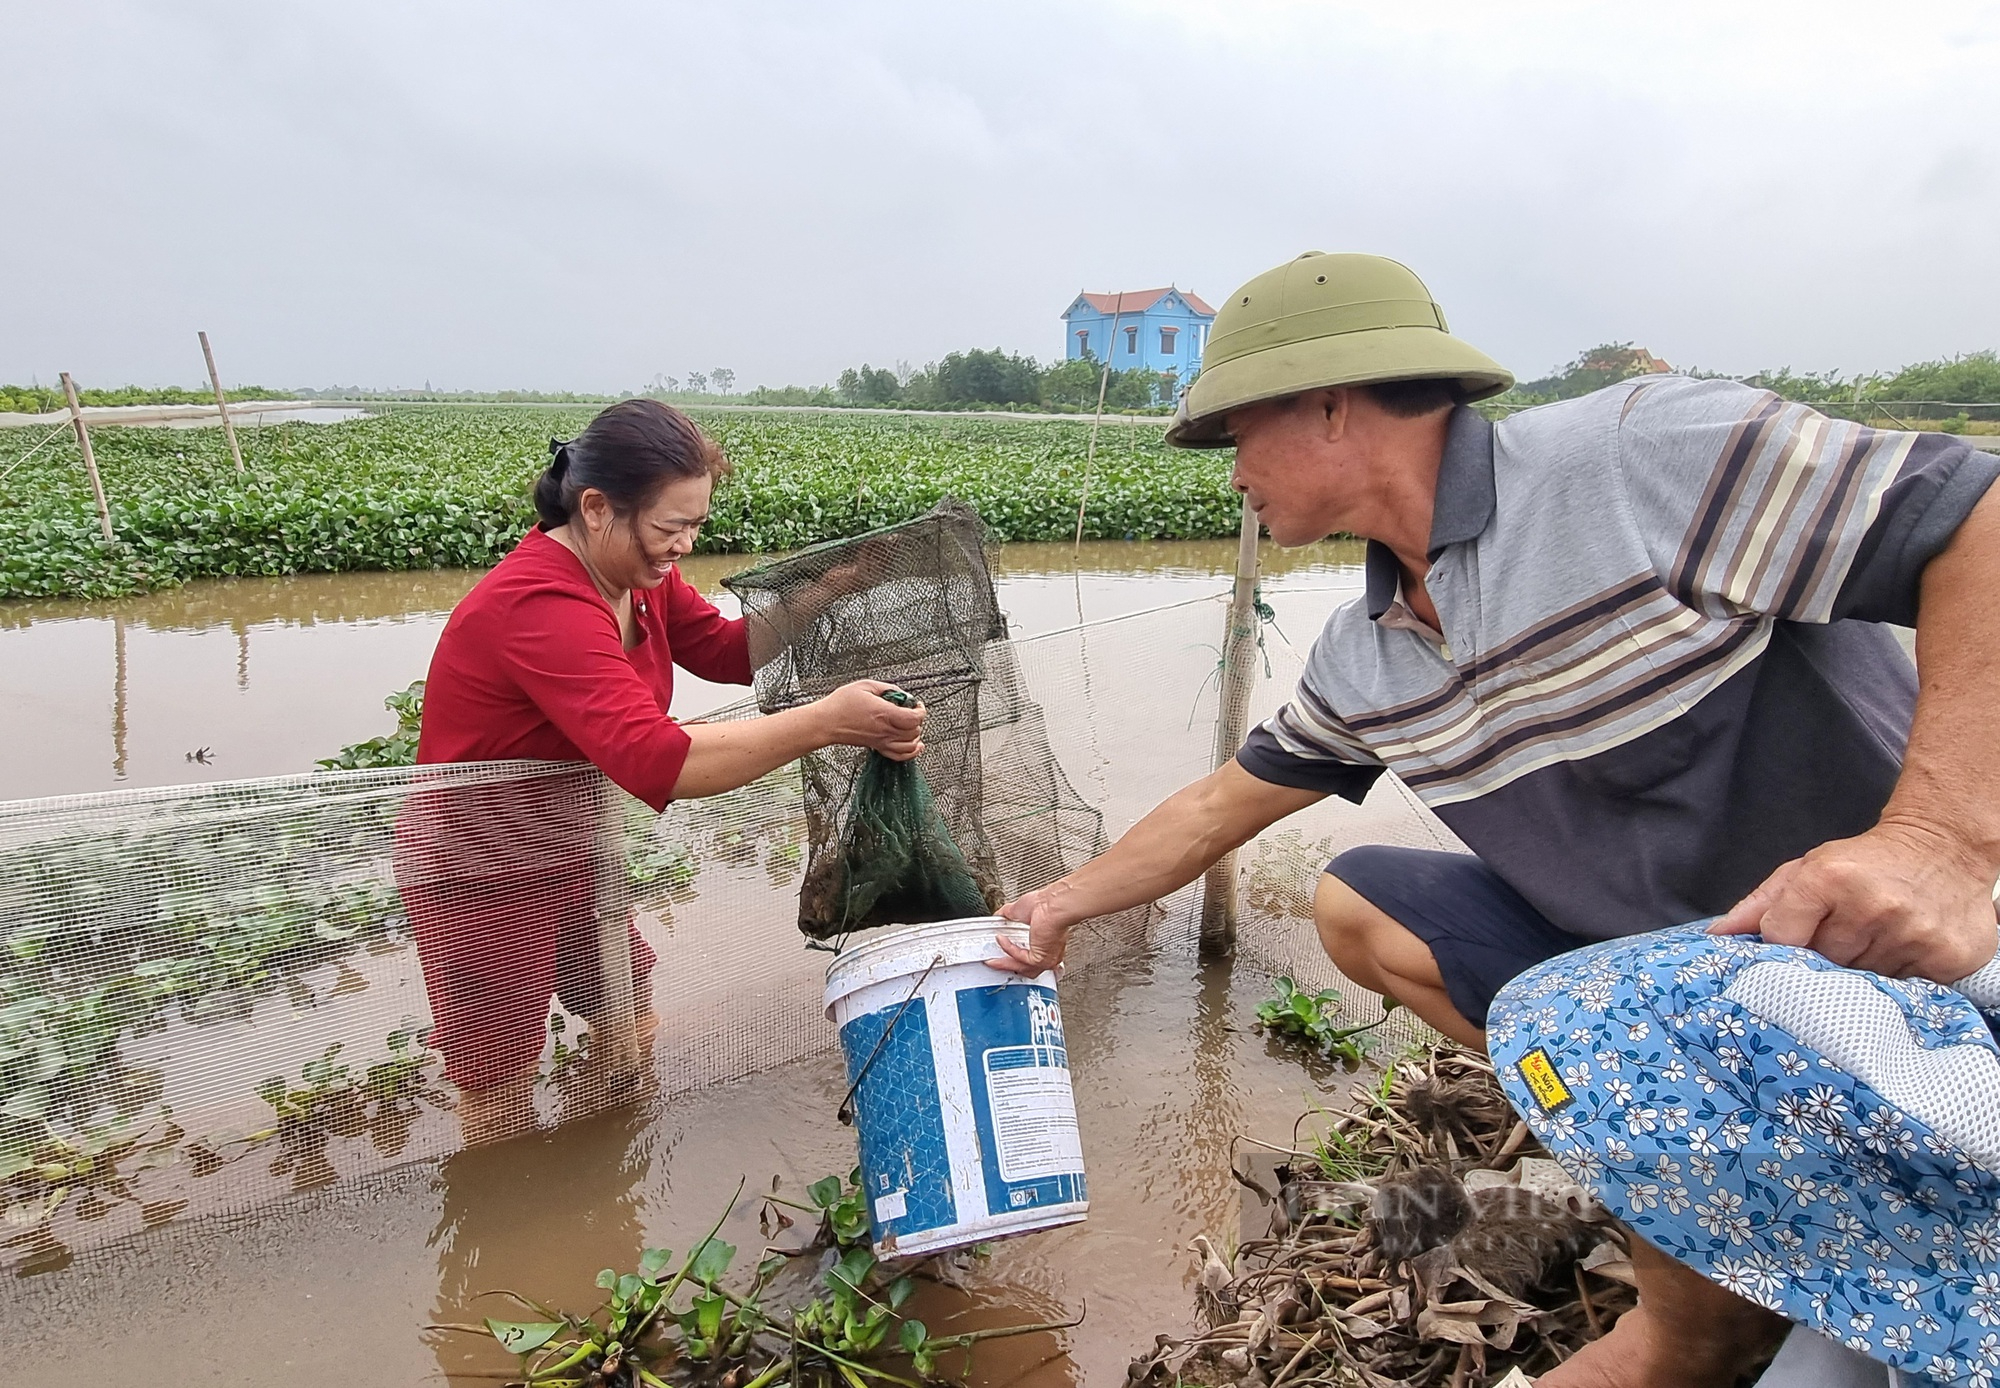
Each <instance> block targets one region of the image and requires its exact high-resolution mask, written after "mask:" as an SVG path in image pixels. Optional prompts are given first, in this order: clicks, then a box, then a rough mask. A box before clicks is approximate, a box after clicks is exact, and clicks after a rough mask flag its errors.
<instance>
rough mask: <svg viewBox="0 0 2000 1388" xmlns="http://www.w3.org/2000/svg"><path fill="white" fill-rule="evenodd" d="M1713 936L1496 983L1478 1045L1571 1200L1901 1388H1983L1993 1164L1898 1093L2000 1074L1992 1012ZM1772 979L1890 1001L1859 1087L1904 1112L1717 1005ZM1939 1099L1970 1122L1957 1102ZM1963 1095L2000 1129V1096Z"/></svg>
mask: <svg viewBox="0 0 2000 1388" xmlns="http://www.w3.org/2000/svg"><path fill="white" fill-rule="evenodd" d="M1707 924H1708V922H1706V921H1703V922H1698V923H1696V924H1693V925H1687V926H1681V927H1677V928H1675V929H1672V930H1666V931H1660V932H1657V933H1655V934H1650V935H1641V936H1635V937H1632V938H1629V939H1623V940H1613V941H1609V942H1606V943H1604V944H1599V945H1593V946H1590V947H1588V948H1586V949H1582V950H1578V951H1576V952H1575V953H1572V954H1567V955H1562V956H1560V957H1558V958H1556V959H1552V960H1549V961H1548V962H1547V963H1544V964H1540V965H1537V966H1536V967H1534V968H1533V969H1530V970H1529V971H1528V972H1527V973H1525V974H1522V975H1521V976H1520V977H1519V978H1517V979H1515V980H1514V981H1513V982H1511V983H1509V984H1508V985H1507V987H1506V988H1504V989H1503V990H1502V991H1501V993H1500V995H1499V997H1498V998H1497V999H1495V1001H1494V1004H1493V1008H1492V1012H1491V1016H1490V1018H1489V1023H1488V1030H1487V1042H1488V1046H1489V1048H1490V1049H1491V1051H1492V1055H1493V1060H1494V1065H1495V1068H1496V1069H1497V1070H1498V1071H1499V1074H1500V1078H1501V1082H1502V1084H1503V1085H1504V1086H1505V1087H1506V1089H1507V1093H1508V1097H1509V1098H1510V1099H1511V1100H1512V1101H1513V1103H1514V1106H1515V1107H1516V1108H1517V1109H1519V1110H1520V1112H1521V1113H1522V1114H1523V1115H1524V1116H1525V1117H1526V1119H1527V1121H1528V1124H1529V1127H1530V1129H1531V1130H1532V1131H1533V1132H1534V1134H1535V1136H1536V1137H1538V1138H1539V1139H1541V1141H1542V1143H1543V1144H1544V1145H1545V1146H1546V1147H1547V1148H1548V1149H1549V1151H1550V1152H1551V1153H1552V1154H1553V1155H1554V1156H1555V1158H1556V1159H1557V1160H1558V1161H1559V1162H1561V1163H1562V1164H1563V1166H1564V1167H1565V1168H1566V1169H1567V1170H1568V1171H1569V1172H1570V1174H1571V1175H1572V1176H1574V1177H1575V1178H1576V1179H1577V1181H1578V1182H1580V1183H1581V1184H1583V1185H1585V1186H1588V1187H1589V1188H1590V1189H1592V1190H1593V1191H1595V1192H1596V1193H1597V1195H1598V1197H1599V1198H1600V1199H1601V1200H1602V1201H1603V1202H1604V1204H1605V1206H1606V1207H1607V1208H1608V1209H1609V1210H1611V1212H1612V1213H1614V1214H1615V1215H1617V1216H1618V1217H1619V1218H1620V1219H1622V1220H1624V1221H1625V1222H1626V1223H1627V1224H1629V1225H1631V1226H1632V1227H1633V1228H1634V1229H1635V1230H1637V1231H1638V1232H1639V1233H1640V1234H1642V1235H1643V1236H1644V1237H1645V1238H1646V1239H1648V1240H1649V1241H1651V1242H1652V1243H1653V1244H1655V1245H1656V1246H1658V1247H1659V1248H1660V1249H1662V1250H1663V1251H1665V1252H1666V1253H1669V1254H1671V1255H1672V1256H1674V1257H1675V1258H1678V1259H1679V1260H1680V1261H1681V1262H1683V1263H1686V1264H1688V1265H1689V1266H1691V1267H1694V1268H1696V1269H1698V1270H1699V1271H1701V1272H1703V1273H1705V1274H1707V1275H1708V1276H1709V1277H1710V1278H1712V1279H1713V1280H1715V1281H1716V1282H1718V1283H1720V1284H1721V1285H1722V1286H1724V1287H1727V1288H1728V1289H1729V1290H1730V1291H1732V1292H1735V1293H1736V1294H1738V1295H1739V1296H1743V1297H1746V1298H1748V1299H1749V1300H1751V1301H1755V1302H1757V1303H1759V1304H1760V1305H1763V1306H1767V1307H1769V1308H1770V1309H1772V1310H1774V1311H1778V1312H1780V1313H1782V1314H1784V1315H1786V1316H1788V1317H1790V1318H1791V1319H1792V1320H1794V1321H1797V1322H1799V1323H1801V1324H1804V1325H1808V1326H1811V1327H1813V1328H1814V1329H1816V1330H1818V1331H1819V1332H1820V1333H1821V1334H1823V1335H1826V1336H1828V1337H1830V1338H1832V1339H1835V1340H1838V1341H1840V1342H1841V1343H1843V1344H1845V1345H1847V1346H1848V1347H1849V1348H1851V1349H1854V1350H1857V1351H1859V1352H1861V1353H1863V1354H1867V1355H1869V1356H1871V1357H1873V1358H1875V1359H1877V1360H1880V1361H1881V1362H1883V1363H1885V1364H1888V1365H1891V1366H1892V1367H1894V1368H1897V1369H1899V1370H1902V1371H1904V1372H1906V1373H1913V1374H1920V1375H1927V1376H1928V1377H1929V1378H1931V1379H1933V1380H1935V1381H1937V1382H1940V1383H1946V1384H1964V1385H1979V1386H1980V1388H1991V1385H1993V1384H1994V1381H1995V1378H1996V1376H2000V1212H1996V1205H2000V1175H1996V1172H1995V1170H1994V1169H1992V1168H1993V1167H1995V1166H1996V1165H2000V1163H1996V1161H1995V1158H1994V1156H1993V1155H1992V1152H1993V1144H1992V1142H1991V1140H1990V1135H1989V1134H1987V1133H1986V1132H1984V1131H1981V1132H1979V1133H1974V1132H1972V1131H1971V1129H1972V1127H1974V1126H1979V1125H1978V1124H1965V1123H1962V1122H1960V1121H1959V1120H1958V1119H1956V1118H1954V1119H1953V1120H1952V1121H1953V1123H1954V1124H1955V1125H1956V1129H1957V1130H1955V1131H1938V1130H1936V1128H1934V1127H1933V1126H1932V1125H1931V1124H1928V1123H1926V1122H1924V1121H1923V1120H1921V1119H1919V1118H1917V1117H1915V1116H1913V1115H1912V1114H1911V1113H1909V1112H1907V1111H1906V1110H1907V1109H1908V1108H1909V1107H1917V1108H1925V1109H1926V1111H1933V1112H1935V1111H1939V1107H1940V1106H1937V1105H1929V1104H1927V1103H1923V1102H1912V1101H1910V1099H1909V1097H1908V1095H1909V1093H1910V1089H1909V1084H1910V1079H1909V1077H1910V1076H1913V1075H1915V1076H1918V1077H1920V1078H1921V1077H1924V1076H1928V1075H1931V1074H1933V1073H1934V1072H1935V1070H1936V1069H1937V1068H1938V1066H1937V1063H1936V1062H1937V1061H1938V1060H1939V1059H1940V1058H1943V1059H1944V1060H1945V1061H1947V1062H1948V1063H1957V1062H1968V1061H1969V1062H1971V1063H1972V1066H1973V1068H1972V1070H1970V1071H1965V1070H1961V1072H1960V1073H1978V1074H1985V1073H1988V1072H1989V1069H1990V1067H1989V1066H1988V1063H1987V1061H1986V1059H1985V1057H1984V1056H1982V1055H1980V1054H1978V1053H1979V1052H1984V1053H1986V1054H1987V1055H1991V1056H1994V1057H1995V1058H1996V1059H2000V1047H1996V1046H1995V1044H1994V1037H1993V1032H1992V1029H1991V1025H1990V1023H1989V1020H1988V1018H1987V1016H1986V1015H1984V1014H1982V1013H1981V1012H1980V1011H1979V1010H1978V1009H1977V1008H1975V1007H1974V1006H1973V1005H1972V1003H1970V1002H1969V1001H1967V1000H1966V998H1965V997H1963V996H1962V995H1960V994H1959V993H1957V992H1954V991H1953V990H1952V989H1949V988H1945V987H1942V986H1940V985H1938V984H1934V983H1929V982H1926V981H1924V980H1920V979H1918V980H1910V979H1891V978H1884V977H1882V976H1880V975H1876V974H1868V973H1863V972H1861V971H1859V970H1851V969H1841V968H1839V966H1837V965H1834V964H1832V963H1829V962H1828V961H1827V960H1826V959H1824V958H1822V957H1821V956H1819V955H1817V954H1814V953H1812V952H1811V951H1809V950H1803V949H1796V948H1792V947H1789V946H1784V945H1771V944H1766V943H1764V942H1763V941H1762V940H1760V939H1758V938H1756V937H1755V936H1711V935H1708V934H1707V933H1706V927H1707ZM1771 961H1782V962H1784V963H1787V964H1789V965H1792V966H1794V967H1803V968H1806V969H1811V970H1814V971H1815V972H1821V971H1832V972H1835V973H1839V974H1842V975H1846V976H1847V977H1848V979H1849V980H1853V979H1862V980H1866V981H1867V982H1868V983H1869V984H1871V985H1873V988H1874V989H1875V990H1876V991H1877V992H1879V994H1880V995H1881V996H1883V997H1886V998H1888V999H1889V1000H1890V1001H1891V1002H1892V1003H1893V1004H1894V1006H1895V1010H1896V1011H1897V1012H1898V1013H1900V1014H1901V1016H1902V1018H1903V1019H1904V1020H1905V1021H1906V1022H1907V1024H1908V1026H1907V1033H1908V1034H1907V1035H1906V1036H1905V1035H1902V1034H1899V1033H1898V1029H1897V1028H1895V1027H1893V1026H1892V1027H1888V1028H1886V1029H1882V1028H1875V1029H1871V1031H1870V1032H1869V1035H1868V1040H1867V1049H1868V1050H1869V1051H1870V1052H1871V1053H1873V1054H1875V1055H1877V1056H1878V1058H1879V1057H1881V1056H1887V1057H1888V1069H1887V1070H1886V1071H1885V1070H1883V1068H1882V1066H1881V1065H1880V1064H1873V1068H1872V1069H1871V1073H1875V1074H1876V1075H1877V1078H1878V1080H1879V1081H1880V1082H1881V1083H1882V1084H1883V1085H1884V1086H1885V1087H1895V1088H1896V1089H1897V1091H1898V1092H1899V1093H1902V1094H1904V1096H1905V1103H1904V1105H1903V1106H1901V1107H1899V1106H1898V1105H1896V1104H1893V1103H1890V1102H1889V1101H1888V1100H1887V1099H1885V1098H1884V1097H1883V1096H1882V1095H1881V1094H1880V1093H1878V1092H1877V1091H1876V1089H1875V1088H1874V1087H1872V1086H1871V1085H1870V1084H1869V1083H1866V1082H1864V1081H1863V1080H1861V1079H1859V1078H1857V1077H1856V1076H1855V1075H1854V1074H1852V1073H1849V1069H1848V1067H1847V1066H1845V1065H1843V1064H1842V1062H1841V1060H1840V1059H1837V1058H1835V1057H1832V1056H1828V1055H1825V1054H1822V1053H1821V1052H1819V1051H1817V1050H1815V1049H1814V1048H1812V1047H1811V1046H1809V1045H1806V1044H1804V1043H1803V1042H1801V1041H1800V1040H1799V1039H1798V1038H1797V1037H1796V1036H1794V1035H1792V1034H1791V1033H1789V1032H1788V1031H1786V1030H1785V1029H1784V1028H1783V1027H1780V1026H1778V1025H1776V1024H1774V1023H1773V1022H1772V1021H1770V1020H1769V1019H1768V1018H1767V1017H1764V1016H1760V1015H1758V1013H1756V1012H1755V1011H1753V1010H1752V1009H1751V1008H1750V1007H1748V1006H1746V1005H1745V1004H1744V1003H1743V1002H1741V1001H1738V1000H1734V999H1732V998H1730V997H1728V996H1725V990H1727V989H1729V987H1730V985H1731V982H1732V980H1735V979H1738V978H1739V977H1741V976H1743V974H1744V971H1745V970H1747V969H1749V968H1751V967H1752V966H1754V965H1757V964H1760V963H1768V962H1771ZM1766 976H1767V977H1768V976H1769V974H1768V971H1767V973H1766ZM1792 977H1794V978H1803V977H1804V976H1803V975H1796V974H1795V975H1792ZM1843 986H1846V985H1843ZM1738 991H1739V992H1741V991H1743V990H1741V989H1739V990H1738ZM1864 991H1865V990H1864ZM1871 996H1872V995H1871ZM1878 1006H1879V1005H1878ZM1962 1048H1973V1049H1972V1050H1970V1051H1967V1050H1964V1049H1962ZM1849 1063H1850V1064H1852V1062H1849ZM1855 1068H1869V1067H1863V1066H1855ZM1885 1073H1894V1074H1897V1075H1900V1076H1901V1077H1902V1078H1901V1079H1900V1080H1898V1081H1896V1082H1895V1083H1894V1085H1893V1086H1892V1085H1891V1081H1890V1080H1888V1079H1883V1078H1882V1075H1883V1074H1885ZM1937 1097H1939V1098H1940V1100H1941V1101H1942V1100H1944V1099H1947V1098H1950V1099H1952V1101H1951V1102H1943V1103H1942V1104H1941V1107H1942V1108H1943V1109H1949V1110H1951V1111H1952V1112H1954V1113H1957V1114H1963V1113H1964V1112H1965V1111H1966V1109H1967V1103H1966V1096H1965V1095H1963V1094H1959V1095H1956V1096H1944V1095H1939V1096H1937ZM1975 1097H1976V1099H1977V1101H1978V1103H1979V1105H1980V1106H1982V1107H1983V1109H1984V1111H1985V1112H1986V1113H1987V1114H1989V1115H1990V1114H1994V1113H2000V1093H1989V1094H1979V1095H1976V1096H1975ZM1942 1121H1943V1120H1940V1122H1942ZM1968 1147H1970V1148H1971V1150H1972V1151H1973V1152H1976V1153H1981V1154H1982V1155H1981V1156H1980V1158H1979V1159H1978V1160H1975V1158H1974V1156H1973V1155H1969V1154H1968V1151H1967V1148H1968Z"/></svg>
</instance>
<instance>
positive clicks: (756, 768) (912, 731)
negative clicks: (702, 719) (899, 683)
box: [673, 680, 924, 800]
mask: <svg viewBox="0 0 2000 1388" xmlns="http://www.w3.org/2000/svg"><path fill="white" fill-rule="evenodd" d="M892 687H893V686H891V685H886V684H883V683H882V682H881V681H880V680H857V681H856V682H855V683H853V684H849V685H843V686H842V687H841V688H839V689H836V690H835V691H834V692H833V693H831V694H829V695H827V696H826V697H825V698H824V699H820V700H818V701H817V702H815V703H810V704H805V705H803V706H801V707H799V708H793V709H786V710H785V711H784V712H782V713H773V714H768V715H766V716H765V717H762V718H747V719H744V720H743V721H741V722H734V723H696V724H692V725H689V726H688V727H687V729H686V732H687V735H688V740H689V747H688V753H687V760H686V761H684V762H683V763H682V764H681V774H680V777H679V779H678V780H676V781H675V782H674V789H673V798H674V799H676V800H691V799H695V798H697V797H700V796H704V795H720V794H721V793H722V792H724V791H726V790H735V789H736V788H737V787H739V786H747V785H749V784H750V783H751V782H752V781H754V780H756V779H757V778H758V777H759V776H763V775H766V774H768V773H770V772H772V771H775V770H777V769H778V768H779V767H781V766H783V765H784V764H785V763H786V762H789V761H796V760H797V759H798V758H800V757H802V756H804V755H805V754H806V753H808V752H817V751H818V750H819V749H820V748H822V747H871V748H873V749H874V750H876V751H878V752H880V753H882V755H884V756H886V757H890V758H892V759H894V760H896V761H908V760H909V759H910V758H911V757H914V756H916V755H917V754H918V753H919V752H921V751H923V749H924V744H923V740H922V733H923V726H924V710H923V707H922V706H921V705H919V706H918V707H916V708H899V707H898V706H897V705H895V704H892V703H890V702H889V701H888V700H887V699H884V698H883V697H882V691H883V690H885V689H889V688H892Z"/></svg>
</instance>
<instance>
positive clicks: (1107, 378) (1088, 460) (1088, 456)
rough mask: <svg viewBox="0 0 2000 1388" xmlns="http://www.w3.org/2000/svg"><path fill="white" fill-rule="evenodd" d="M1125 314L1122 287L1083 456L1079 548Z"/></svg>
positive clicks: (1077, 505)
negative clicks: (1098, 436) (1113, 362)
mask: <svg viewBox="0 0 2000 1388" xmlns="http://www.w3.org/2000/svg"><path fill="white" fill-rule="evenodd" d="M1124 316H1125V291H1124V290H1122V289H1121V290H1119V291H1118V307H1117V308H1115V309H1113V310H1112V311H1111V335H1110V336H1109V337H1107V338H1105V340H1104V370H1103V371H1102V372H1101V373H1099V375H1098V377H1097V414H1096V416H1095V417H1094V418H1093V419H1092V420H1091V421H1090V449H1089V451H1088V452H1087V453H1085V454H1084V456H1083V494H1082V495H1081V496H1079V497H1078V498H1077V502H1076V545H1075V547H1076V548H1077V549H1082V548H1083V508H1084V507H1086V506H1088V505H1090V478H1091V474H1092V472H1093V471H1094V470H1095V468H1096V466H1097V430H1098V428H1099V426H1100V425H1102V424H1103V423H1104V390H1105V387H1107V386H1109V385H1110V384H1111V356H1112V353H1114V352H1116V351H1117V350H1118V320H1119V319H1120V318H1123V317H1124ZM1086 345H1088V344H1087V342H1086Z"/></svg>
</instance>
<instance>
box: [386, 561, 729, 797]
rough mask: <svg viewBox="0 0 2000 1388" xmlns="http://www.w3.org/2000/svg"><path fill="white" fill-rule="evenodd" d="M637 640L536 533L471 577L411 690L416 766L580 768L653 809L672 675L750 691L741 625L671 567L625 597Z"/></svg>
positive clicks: (683, 743) (676, 742)
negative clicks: (417, 731) (524, 762)
mask: <svg viewBox="0 0 2000 1388" xmlns="http://www.w3.org/2000/svg"><path fill="white" fill-rule="evenodd" d="M632 615H633V619H634V621H635V622H636V623H637V625H638V628H639V634H640V640H639V643H638V644H637V645H636V646H634V647H633V648H632V649H631V650H629V651H628V650H626V649H625V648H624V646H623V644H622V643H621V641H620V640H619V635H618V617H617V614H616V613H614V612H613V611H612V610H611V605H610V604H609V603H607V602H605V600H604V598H603V596H602V595H601V594H600V593H599V592H598V591H597V587H596V585H595V584H593V583H592V582H591V581H590V575H589V574H588V573H586V572H585V571H584V567H583V563H582V561H580V560H579V559H578V558H577V557H576V555H574V554H572V553H571V552H570V551H569V550H568V549H566V548H564V547H563V545H561V544H560V543H559V542H557V541H555V540H552V539H550V538H549V537H548V535H546V534H545V533H543V532H542V531H540V530H530V531H529V532H528V534H527V537H526V538H525V539H523V540H522V541H521V543H520V544H519V545H518V546H516V547H515V549H514V552H513V553H511V554H509V555H508V556H507V557H506V558H505V559H502V560H501V561H500V562H499V564H497V565H495V566H494V569H493V571H492V572H491V573H489V574H487V575H486V577H484V578H482V579H480V580H479V582H478V584H477V585H476V586H475V587H474V588H473V590H472V591H471V592H470V593H467V594H466V595H465V597H464V599H463V600H462V601H460V603H459V604H458V606H457V607H455V608H453V609H452V613H451V618H450V620H448V621H447V622H446V623H445V627H444V634H443V635H442V636H440V637H439V638H438V645H437V651H436V653H435V654H434V655H432V657H431V669H430V678H429V681H428V683H427V684H426V686H425V688H424V724H423V732H422V735H421V736H420V737H419V738H418V741H417V760H418V761H419V762H424V763H430V762H465V761H502V760H507V759H510V758H515V757H522V758H527V759H530V760H535V761H590V762H594V763H595V764H596V765H597V766H598V767H599V768H600V769H601V770H602V771H603V772H604V774H605V775H607V776H609V777H610V778H611V779H612V780H613V781H615V782H617V783H618V784H619V785H620V786H623V787H624V788H625V789H626V790H628V791H630V792H631V793H632V794H633V795H635V796H637V797H638V798H639V799H641V800H643V801H645V802H646V803H647V804H649V805H651V806H652V807H653V808H654V809H656V810H657V809H664V808H665V807H666V804H667V801H668V800H670V799H672V798H673V791H674V783H675V782H676V781H677V780H679V779H680V774H681V767H682V765H683V764H684V763H685V762H686V761H687V754H688V746H689V739H688V735H687V732H686V730H684V729H683V728H682V727H681V726H680V725H679V724H678V723H676V722H674V720H673V719H672V718H670V717H668V716H667V711H668V709H669V708H670V707H671V705H672V703H673V697H674V666H675V665H680V666H681V667H682V668H684V669H686V670H688V671H690V672H691V673H693V674H695V675H698V676H700V677H701V678H702V679H705V680H710V681H712V682H714V683H716V684H748V683H750V647H749V638H748V634H747V633H746V631H745V630H744V624H743V621H742V619H741V618H738V619H736V620H734V621H732V620H730V619H729V618H727V617H724V616H723V615H722V614H721V613H720V612H718V611H716V610H715V606H714V604H712V603H710V602H709V601H708V599H706V598H704V597H702V596H701V594H699V593H697V592H695V590H694V589H693V588H691V587H689V586H688V584H687V581H686V580H685V579H683V578H682V577H681V575H680V570H679V569H675V570H674V571H673V572H672V573H671V574H670V575H669V576H668V578H667V581H666V582H665V583H664V584H662V585H661V586H660V587H658V588H656V589H653V590H652V591H651V592H647V591H645V590H643V589H641V590H635V591H634V592H633V594H632Z"/></svg>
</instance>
